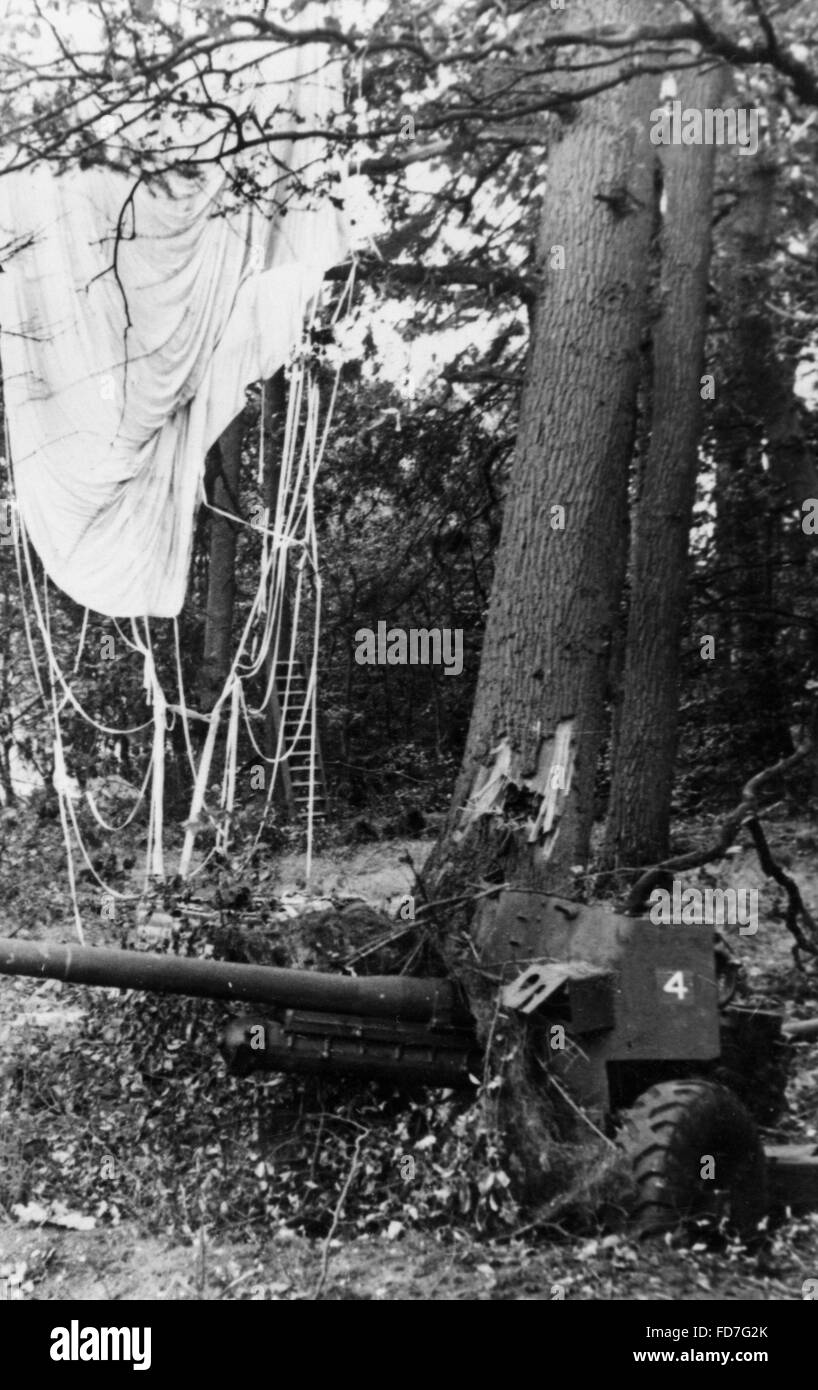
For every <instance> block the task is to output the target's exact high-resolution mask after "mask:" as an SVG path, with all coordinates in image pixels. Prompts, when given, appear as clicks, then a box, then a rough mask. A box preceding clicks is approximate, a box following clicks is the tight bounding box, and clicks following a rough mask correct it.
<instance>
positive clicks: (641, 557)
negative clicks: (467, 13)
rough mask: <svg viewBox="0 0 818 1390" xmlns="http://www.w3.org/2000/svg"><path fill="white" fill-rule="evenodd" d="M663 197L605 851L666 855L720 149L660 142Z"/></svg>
mask: <svg viewBox="0 0 818 1390" xmlns="http://www.w3.org/2000/svg"><path fill="white" fill-rule="evenodd" d="M678 84H679V88H680V90H679V96H680V98H681V100H682V103H683V106H684V107H685V108H688V107H693V108H697V109H699V110H702V109H705V108H707V107H710V108H714V107H718V106H720V104H721V103H720V93H721V89H722V77H721V72H720V70H715V71H712V72H710V73H705V74H703V75H693V76H688V75H687V74H685V73H680V74H679V77H678ZM659 153H660V166H661V169H662V175H663V185H664V200H663V218H662V230H661V237H660V243H659V252H660V270H659V278H658V285H657V291H658V294H657V302H656V314H655V320H654V325H653V330H652V347H653V352H652V373H651V377H652V393H651V394H652V410H651V434H650V443H649V445H648V449H647V455H646V458H645V461H644V467H643V469H642V470H641V475H640V479H639V493H638V497H637V499H636V507H635V516H634V525H633V543H632V557H631V585H630V588H631V599H630V609H629V613H628V630H627V639H626V648H625V665H624V672H623V677H622V690H621V696H620V700H619V704H618V717H617V737H616V740H615V743H614V748H613V756H612V770H611V793H610V802H609V807H608V824H607V834H606V843H605V859H606V862H607V863H608V864H613V865H634V864H639V863H640V862H642V861H643V860H648V861H651V862H652V861H655V860H658V859H662V858H664V857H665V855H666V853H667V849H668V836H669V829H670V800H671V792H672V787H673V768H674V762H675V756H676V732H677V721H678V702H679V638H680V629H681V622H682V615H683V604H684V599H685V591H686V584H687V551H688V541H689V534H690V525H691V521H692V516H693V502H694V499H695V492H696V475H697V464H698V442H699V432H700V425H701V375H702V371H703V364H704V340H705V330H706V301H707V277H708V267H709V264H710V249H711V225H712V211H713V174H714V167H715V153H716V151H715V146H713V145H709V146H708V145H704V146H689V145H669V146H662V147H660V152H659Z"/></svg>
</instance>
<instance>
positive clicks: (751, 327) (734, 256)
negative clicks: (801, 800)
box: [713, 151, 804, 764]
mask: <svg viewBox="0 0 818 1390" xmlns="http://www.w3.org/2000/svg"><path fill="white" fill-rule="evenodd" d="M745 165H749V166H750V167H749V168H745V167H744V166H745ZM740 174H741V175H742V176H743V177H742V179H741V182H740V184H739V190H738V192H739V196H738V199H737V202H736V205H735V208H734V209H733V211H732V213H731V214H730V217H729V218H728V219H727V221H726V222H725V229H724V236H725V247H724V255H723V258H722V261H721V264H720V267H719V274H718V277H717V287H718V289H719V292H720V298H721V302H722V313H723V318H724V323H725V327H726V329H727V331H728V334H729V336H728V338H727V342H728V345H729V353H728V355H727V361H726V364H725V368H724V371H723V379H721V380H719V382H718V394H717V398H716V403H715V407H714V430H715V431H716V432H717V433H716V438H717V441H718V445H719V452H718V457H717V469H716V527H715V545H716V559H717V572H716V575H715V586H714V587H715V588H716V590H717V592H718V593H719V594H720V602H719V608H718V618H717V620H716V622H714V624H713V627H714V631H715V632H716V633H717V634H718V637H717V649H716V660H717V662H718V663H719V674H720V675H721V676H722V687H721V690H720V704H721V708H722V714H723V718H724V722H725V726H726V730H729V731H730V732H729V734H728V737H729V739H730V743H731V749H730V751H731V753H732V755H733V757H734V759H735V760H736V762H737V763H739V764H743V763H744V762H745V761H746V760H747V759H751V760H752V761H755V762H759V761H760V762H762V763H766V762H771V761H775V760H776V759H777V758H778V757H779V756H781V755H783V754H785V753H788V752H791V751H792V744H791V741H790V738H789V732H788V711H787V710H786V708H785V703H784V700H783V695H782V692H781V689H780V685H779V681H778V671H777V660H776V644H777V635H778V622H777V618H776V615H775V611H774V610H775V597H774V587H775V575H776V570H777V567H778V563H779V550H780V545H781V534H780V515H779V506H780V499H781V491H782V484H789V485H793V486H795V488H796V495H795V496H794V497H793V501H794V502H795V503H796V505H800V502H801V500H802V496H801V495H798V493H797V485H798V480H800V478H801V477H802V476H803V472H804V470H803V462H804V461H803V451H801V457H800V458H797V457H796V454H794V453H793V452H792V451H791V450H786V449H785V447H784V446H785V442H786V440H787V437H788V435H789V434H790V427H789V423H788V421H787V419H786V416H787V413H788V407H789V406H790V404H791V386H792V372H793V368H792V366H790V368H789V380H787V370H786V369H785V368H782V363H781V360H780V356H779V352H778V346H777V343H776V335H775V331H774V327H773V322H772V316H771V314H770V312H769V310H768V308H767V305H766V301H767V300H768V299H769V296H770V292H771V291H770V276H771V270H772V262H771V257H772V254H773V250H774V244H775V240H776V236H777V231H778V212H777V207H776V198H775V185H776V179H777V174H778V167H777V161H776V158H775V156H774V155H773V154H771V153H770V152H767V151H762V152H760V153H759V154H758V155H757V156H756V157H755V158H754V159H752V160H746V161H744V160H743V161H741V165H740ZM769 464H772V467H771V468H769V469H768V465H769Z"/></svg>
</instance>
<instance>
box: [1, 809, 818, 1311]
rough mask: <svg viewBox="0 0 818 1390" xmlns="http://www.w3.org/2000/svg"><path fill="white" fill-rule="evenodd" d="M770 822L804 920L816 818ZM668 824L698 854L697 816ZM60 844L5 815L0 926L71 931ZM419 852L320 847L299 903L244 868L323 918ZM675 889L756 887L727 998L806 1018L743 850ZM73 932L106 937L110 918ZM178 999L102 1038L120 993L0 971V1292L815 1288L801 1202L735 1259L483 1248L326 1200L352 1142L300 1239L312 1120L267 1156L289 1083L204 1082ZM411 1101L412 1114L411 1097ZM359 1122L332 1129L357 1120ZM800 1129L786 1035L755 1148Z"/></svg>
mask: <svg viewBox="0 0 818 1390" xmlns="http://www.w3.org/2000/svg"><path fill="white" fill-rule="evenodd" d="M767 829H768V836H769V839H770V844H771V847H772V849H773V851H774V852H775V853H776V854H778V855H780V856H782V857H783V858H785V859H788V860H789V867H790V872H792V873H793V874H794V875H795V877H796V879H797V881H798V883H799V886H800V887H801V891H802V893H803V895H804V899H805V901H806V902H807V904H808V905H810V906H811V907H812V909H813V910H816V909H818V829H816V827H815V826H814V825H813V824H812V823H807V822H806V821H804V820H796V819H793V818H780V819H778V820H776V821H775V822H774V823H773V824H770V825H769V826H768V827H767ZM684 830H685V836H686V838H687V839H688V840H691V839H692V840H694V841H695V839H696V836H697V834H698V833H701V832H702V831H703V826H696V825H692V826H690V825H688V826H685V827H684ZM60 843H61V842H60V840H59V832H58V828H57V827H56V826H55V825H53V823H47V822H43V821H42V820H37V819H36V818H35V817H34V816H33V815H31V814H29V813H28V812H24V813H22V814H21V816H20V817H19V819H18V821H17V822H16V823H13V824H11V823H8V822H7V824H6V827H5V840H4V842H3V843H2V845H0V936H5V935H8V934H10V933H14V934H16V935H18V936H19V937H28V938H30V939H47V940H50V941H70V940H71V939H72V925H71V923H72V919H71V914H70V911H69V899H68V896H67V893H66V891H65V889H64V888H61V887H59V886H58V881H59V882H61V881H62V878H63V877H64V875H62V874H59V873H57V872H56V871H58V870H59V859H60V853H61V851H60ZM428 847H429V844H428V842H425V841H422V840H414V841H395V840H391V841H389V842H381V843H372V844H367V845H365V846H363V847H361V846H354V845H349V844H346V845H343V844H339V843H334V844H333V843H328V844H327V846H326V847H325V848H323V849H322V850H321V852H320V853H319V854H318V856H317V858H316V860H315V863H314V869H313V875H312V879H311V883H310V888H309V891H308V892H307V891H305V889H304V882H303V877H302V875H303V867H304V861H303V856H302V855H300V854H295V853H287V854H282V855H278V856H271V858H270V865H271V867H270V868H269V871H268V872H266V874H264V875H262V878H263V879H266V886H265V891H266V892H267V894H268V896H269V897H270V899H271V901H274V902H275V903H276V904H277V905H278V906H279V908H281V907H282V905H285V906H286V905H288V904H289V906H288V907H287V910H288V911H292V910H294V908H293V904H295V905H296V906H297V907H303V906H304V899H305V898H306V899H309V900H311V901H312V903H313V905H314V906H316V907H318V908H321V907H325V906H326V905H327V903H328V902H329V901H332V902H334V903H335V904H336V905H337V904H338V903H339V902H341V903H343V902H344V901H345V900H352V899H354V898H355V897H356V896H357V897H358V898H360V899H363V900H365V902H366V903H368V904H371V905H372V906H375V907H378V908H381V909H386V910H390V911H392V912H394V909H395V904H396V902H397V901H398V900H399V899H400V898H401V896H402V895H403V894H406V893H410V892H411V891H412V878H413V875H412V871H411V868H410V866H409V863H408V862H407V861H406V855H407V852H408V854H409V856H410V857H411V860H412V861H413V862H414V863H415V864H422V862H423V857H424V854H425V852H426V850H427V849H428ZM106 853H107V850H106ZM112 863H113V861H110V862H109V863H108V865H107V867H108V868H110V867H111V864H112ZM117 872H118V873H119V878H118V884H119V886H120V887H123V886H127V880H128V872H129V871H128V870H124V871H123V870H121V866H120V867H119V868H118V870H117ZM57 880H58V881H57ZM686 882H691V883H693V882H696V883H699V884H700V885H701V886H704V885H705V884H707V883H709V884H711V885H714V884H718V885H720V886H724V887H726V886H730V885H733V886H739V885H740V886H742V887H750V888H753V887H757V888H758V889H759V892H760V906H761V920H760V926H759V930H758V933H757V935H756V936H754V937H753V936H746V937H741V938H739V937H738V936H736V935H734V934H732V935H731V940H730V945H731V948H732V949H733V950H734V953H735V954H737V955H739V956H740V957H741V959H742V961H743V966H744V969H743V985H742V990H743V992H744V995H745V999H750V1000H752V999H755V1000H757V1001H758V1002H759V1004H763V1005H764V1006H765V1007H767V1006H769V1005H771V1004H772V1005H775V1006H777V1007H780V1008H781V1009H782V1010H783V1012H784V1013H785V1014H786V1015H787V1016H789V1017H810V1016H812V1015H813V1014H814V1013H816V1012H818V1000H816V994H818V983H816V978H815V975H814V974H813V975H812V978H811V979H810V978H809V977H805V976H804V975H799V974H798V972H797V971H796V970H795V968H794V965H793V960H792V955H791V942H790V939H789V937H788V935H787V932H786V930H785V927H784V923H783V920H782V919H783V899H782V891H781V890H780V889H779V888H777V887H776V886H775V885H774V884H771V883H770V882H769V881H768V880H765V879H764V877H763V875H762V874H761V873H760V871H759V869H758V867H757V864H756V862H755V858H754V854H753V851H752V849H751V848H749V847H745V848H744V849H743V850H742V851H741V852H740V853H736V854H734V855H732V856H731V857H730V858H729V859H728V860H725V862H724V864H723V865H721V866H720V867H719V869H718V875H717V876H712V875H711V876H710V877H709V878H708V877H707V876H706V875H702V874H699V875H691V876H690V877H689V878H688V879H686ZM258 887H259V885H258V883H257V884H256V888H257V889H258ZM86 891H87V892H88V893H90V888H89V889H87V890H86ZM98 911H99V909H98V907H97V912H98ZM156 920H158V921H160V923H161V921H162V920H166V919H162V918H161V916H160V917H159V918H157V919H156ZM149 930H150V927H149ZM155 930H156V931H157V932H158V933H161V925H160V927H159V928H155ZM89 935H90V937H91V939H92V940H95V941H101V940H103V939H104V938H106V937H107V939H108V940H109V941H110V940H111V927H110V924H108V923H105V922H102V923H100V925H99V926H94V928H93V930H92V931H91V932H90V933H89ZM115 939H116V934H115ZM127 998H128V999H129V1000H132V999H133V998H134V996H128V997H127ZM209 1007H210V1006H209V1005H208V1006H206V1008H209ZM198 1008H199V1006H198V1005H196V1006H191V1005H189V1004H187V1002H186V1001H179V1000H171V1001H161V1008H159V1009H156V1010H154V1011H153V1012H148V1013H146V1012H145V1011H144V1010H143V1012H141V1013H136V1014H134V1015H133V1016H132V1017H130V1018H129V1020H128V1023H127V1027H126V1028H125V1031H124V1032H122V1031H117V1030H118V1029H120V1025H121V1016H122V1014H123V1012H124V1013H126V1014H127V1013H128V1007H126V1005H125V1004H124V1003H123V996H122V995H121V994H120V993H119V992H117V991H114V990H109V991H102V992H100V991H91V990H86V989H84V988H71V987H63V986H60V985H58V984H56V983H54V982H50V981H35V980H30V979H10V978H2V977H0V1125H2V1128H0V1297H3V1296H6V1297H11V1298H23V1299H38V1300H65V1299H95V1300H96V1299H98V1300H121V1299H126V1300H127V1299H142V1298H146V1299H171V1300H174V1299H177V1300H199V1299H242V1300H276V1299H278V1300H293V1299H295V1300H301V1299H311V1298H315V1297H319V1298H324V1299H353V1300H366V1299H377V1300H424V1301H428V1300H433V1299H434V1300H461V1299H466V1300H475V1299H476V1300H515V1301H517V1300H548V1301H556V1300H560V1299H571V1300H583V1301H587V1300H605V1301H609V1300H651V1301H653V1300H658V1301H680V1300H682V1301H709V1300H714V1299H720V1300H721V1299H723V1300H729V1301H733V1300H754V1301H757V1300H800V1299H801V1298H802V1297H803V1296H804V1295H803V1285H804V1282H805V1281H806V1280H808V1279H818V1213H815V1214H812V1215H808V1216H801V1217H799V1218H797V1219H796V1218H792V1219H789V1220H787V1221H785V1222H784V1223H783V1224H782V1225H780V1226H779V1227H778V1228H777V1229H776V1230H775V1231H774V1232H773V1233H772V1234H771V1236H770V1238H769V1240H768V1242H767V1243H766V1245H765V1246H764V1248H763V1249H762V1250H761V1251H760V1252H759V1251H756V1252H755V1253H753V1252H750V1251H748V1250H747V1249H745V1248H744V1247H742V1246H740V1245H735V1246H728V1247H727V1248H722V1249H720V1250H708V1249H705V1248H700V1247H694V1248H690V1247H688V1246H685V1245H683V1244H680V1243H677V1242H676V1241H674V1240H671V1239H669V1238H668V1239H665V1240H653V1241H647V1242H645V1241H641V1242H640V1241H635V1240H631V1239H628V1238H626V1237H625V1236H624V1235H622V1234H613V1233H606V1232H605V1231H604V1230H603V1229H602V1228H601V1227H600V1228H599V1229H598V1230H594V1229H588V1228H587V1227H586V1229H584V1230H583V1231H581V1232H578V1231H577V1230H574V1231H571V1232H560V1231H559V1230H556V1231H555V1230H553V1229H552V1228H549V1230H548V1234H547V1235H546V1234H543V1233H541V1232H538V1231H537V1230H533V1231H532V1230H526V1229H525V1221H522V1222H520V1223H519V1224H518V1226H517V1227H516V1228H515V1227H513V1226H512V1227H511V1228H510V1229H509V1230H507V1231H505V1232H502V1233H500V1234H497V1233H495V1234H494V1235H493V1236H486V1235H481V1234H480V1232H479V1231H477V1230H475V1229H474V1228H473V1227H470V1226H469V1224H468V1222H467V1221H453V1222H445V1221H441V1220H440V1217H439V1214H438V1215H437V1216H436V1217H435V1219H430V1220H428V1221H424V1219H423V1210H422V1209H421V1211H420V1213H419V1215H418V1212H417V1211H415V1209H414V1207H412V1208H411V1211H412V1212H413V1215H414V1216H415V1217H417V1219H416V1220H415V1219H410V1217H407V1216H404V1215H403V1214H402V1211H401V1201H405V1197H404V1196H402V1195H401V1194H400V1193H398V1194H397V1195H396V1194H395V1192H394V1185H393V1189H390V1188H389V1185H388V1183H387V1184H386V1186H384V1187H383V1189H382V1187H381V1186H379V1184H380V1183H381V1178H380V1177H379V1175H378V1173H376V1172H375V1170H374V1169H373V1171H372V1174H371V1183H370V1186H371V1190H372V1196H371V1199H365V1195H362V1197H361V1200H360V1202H358V1203H357V1204H356V1205H355V1206H354V1207H350V1205H349V1204H348V1207H347V1208H344V1209H341V1207H340V1206H339V1201H338V1194H339V1193H340V1191H341V1190H342V1189H343V1183H344V1178H345V1176H346V1175H348V1166H347V1165H348V1157H349V1149H348V1148H347V1149H339V1150H338V1153H337V1154H336V1156H335V1158H333V1162H335V1161H336V1158H337V1161H338V1163H339V1164H341V1166H340V1167H339V1168H338V1170H337V1172H336V1171H335V1169H332V1171H331V1177H332V1183H334V1186H333V1185H332V1183H331V1184H330V1187H331V1191H330V1193H329V1198H328V1203H329V1204H328V1205H326V1204H325V1205H324V1206H323V1207H321V1205H320V1201H319V1200H318V1197H316V1203H317V1205H316V1206H315V1211H316V1212H317V1215H316V1217H315V1220H314V1222H313V1225H312V1228H311V1227H310V1223H309V1222H307V1223H306V1229H303V1228H302V1229H299V1219H298V1216H299V1210H300V1206H301V1202H302V1198H304V1194H305V1192H306V1191H307V1189H309V1191H310V1193H311V1194H313V1193H314V1190H317V1189H319V1188H320V1185H321V1181H322V1175H321V1164H322V1161H323V1154H322V1153H321V1152H320V1143H321V1142H322V1141H321V1135H322V1133H326V1134H327V1135H328V1134H329V1129H327V1130H326V1131H324V1130H322V1129H321V1128H319V1129H318V1131H317V1132H316V1131H310V1135H311V1136H312V1135H313V1134H314V1133H317V1138H315V1140H314V1142H313V1138H312V1137H310V1145H311V1147H312V1155H311V1162H310V1163H307V1162H306V1161H305V1160H303V1155H302V1156H299V1154H295V1156H294V1155H293V1153H292V1152H291V1150H290V1149H288V1148H286V1147H284V1148H283V1149H282V1146H281V1144H280V1143H279V1146H278V1151H276V1144H275V1143H273V1142H271V1139H270V1133H269V1132H268V1131H267V1130H265V1129H264V1125H263V1123H262V1124H261V1125H260V1122H259V1112H260V1102H261V1101H267V1100H268V1099H272V1101H273V1102H274V1103H277V1104H278V1105H279V1106H281V1105H283V1106H284V1109H283V1110H282V1114H283V1116H284V1123H285V1124H286V1122H287V1117H288V1116H291V1115H293V1114H294V1111H293V1110H292V1109H287V1108H286V1106H287V1105H288V1104H289V1105H292V1104H293V1101H292V1096H293V1090H292V1086H293V1083H292V1082H287V1083H286V1087H282V1088H281V1089H276V1087H277V1086H278V1084H279V1079H278V1078H276V1079H275V1080H274V1081H272V1082H270V1081H268V1082H266V1083H265V1087H263V1088H261V1089H256V1090H253V1088H252V1087H250V1088H249V1092H252V1097H251V1100H249V1101H248V1089H247V1088H248V1083H246V1082H242V1083H237V1082H235V1081H234V1080H232V1079H227V1080H225V1079H223V1077H222V1075H221V1073H222V1072H223V1067H222V1064H221V1062H220V1061H219V1060H218V1058H217V1057H215V1056H213V1055H208V1054H207V1053H206V1052H202V1050H201V1047H202V1044H201V1031H200V1025H201V1017H202V1016H201V1013H200V1012H195V1011H194V1010H195V1009H198ZM205 1023H206V1025H207V1027H209V1026H210V1024H209V1020H208V1019H207V1018H206V1019H205ZM128 1028H130V1029H131V1032H129V1031H128ZM134 1029H135V1030H136V1032H137V1034H138V1035H139V1037H138V1039H137V1041H135V1040H134V1036H133V1030H134ZM144 1030H146V1038H147V1040H145V1039H144V1038H142V1036H141V1033H142V1031H144ZM151 1030H153V1034H151ZM174 1030H175V1031H174ZM168 1033H170V1034H171V1036H168ZM176 1034H178V1036H176ZM148 1035H150V1036H148ZM137 1042H138V1045H137ZM151 1048H153V1049H154V1051H153V1052H150V1054H149V1060H148V1061H147V1062H146V1060H145V1058H146V1054H148V1053H149V1049H151ZM86 1053H87V1060H84V1057H85V1054H86ZM188 1054H190V1056H189V1058H188ZM156 1056H159V1057H160V1059H161V1060H160V1061H159V1062H157V1061H156V1060H155V1057H156ZM186 1058H188V1060H187V1061H186V1060H185V1059H186ZM287 1087H289V1089H287ZM332 1107H333V1102H332V1101H331V1100H330V1101H328V1102H327V1103H326V1109H327V1110H328V1111H331V1110H332ZM380 1108H381V1109H383V1106H382V1105H381V1107H380ZM414 1112H415V1118H417V1117H418V1116H422V1114H426V1113H428V1111H425V1110H423V1106H422V1104H421V1103H420V1102H418V1101H415V1102H414ZM356 1113H357V1112H355V1111H354V1110H352V1111H350V1112H349V1115H350V1118H349V1119H347V1120H345V1121H344V1123H346V1124H348V1125H352V1126H355V1125H356V1124H357V1129H358V1131H360V1130H361V1129H362V1126H361V1125H360V1124H358V1122H357V1119H356ZM297 1118H298V1119H299V1120H300V1115H299V1116H298V1117H297ZM334 1118H338V1117H337V1116H335V1117H334ZM322 1124H323V1120H322ZM239 1130H241V1131H242V1136H240V1137H239V1138H237V1137H236V1135H237V1131H239ZM350 1132H351V1131H350ZM395 1132H396V1138H395V1144H394V1146H393V1147H394V1148H396V1150H397V1151H398V1152H400V1151H401V1150H402V1148H405V1146H406V1142H407V1130H406V1127H405V1125H402V1124H401V1123H399V1122H396V1129H395ZM413 1132H414V1133H415V1135H416V1134H417V1130H415V1131H413ZM278 1133H279V1131H276V1130H275V1129H274V1130H273V1131H272V1137H273V1140H276V1136H277V1134H278ZM817 1135H818V1044H800V1045H798V1047H797V1048H796V1055H795V1063H794V1068H793V1072H792V1077H791V1082H790V1087H789V1091H788V1105H787V1111H786V1113H785V1116H784V1117H783V1120H782V1121H781V1123H780V1125H779V1126H778V1128H777V1130H776V1134H775V1136H772V1135H767V1136H765V1137H767V1138H772V1137H775V1138H777V1139H778V1141H779V1142H784V1141H786V1140H788V1139H793V1140H796V1141H798V1140H800V1141H802V1142H803V1141H804V1140H805V1139H808V1138H809V1139H815V1138H816V1136H817ZM327 1142H328V1141H327ZM433 1142H434V1141H433V1140H432V1139H431V1138H429V1139H427V1140H425V1141H421V1142H420V1143H418V1144H416V1148H417V1149H418V1151H423V1149H424V1147H425V1145H431V1144H432V1143H433ZM276 1152H279V1154H282V1155H283V1157H280V1158H276V1157H275V1154H276ZM271 1153H272V1155H273V1157H272V1159H271V1157H270V1155H271ZM106 1164H107V1165H108V1167H107V1168H106ZM316 1164H317V1169H316ZM265 1165H266V1166H265ZM276 1165H277V1166H276ZM216 1170H218V1172H217V1173H216ZM328 1171H329V1170H328ZM305 1173H307V1174H308V1177H307V1178H305V1176H304V1175H305ZM368 1173H369V1170H367V1174H365V1178H366V1181H365V1182H364V1184H363V1186H364V1190H365V1191H366V1190H367V1183H368V1182H369V1176H367V1175H368ZM214 1174H215V1176H214ZM254 1174H255V1176H254ZM259 1175H260V1176H259ZM245 1179H247V1181H245ZM326 1181H327V1182H329V1178H327V1179H326ZM251 1182H252V1183H254V1184H255V1187H251V1186H250V1183H251ZM271 1189H275V1192H274V1196H275V1200H273V1197H272V1195H271ZM384 1192H385V1193H386V1196H385V1197H384V1195H383V1194H384ZM367 1200H369V1206H367ZM390 1203H391V1205H390ZM330 1217H331V1218H332V1219H330ZM336 1218H337V1220H336ZM304 1224H305V1223H302V1227H303V1225H304ZM333 1227H334V1229H333Z"/></svg>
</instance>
